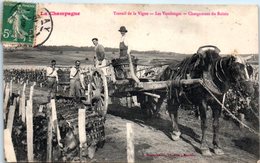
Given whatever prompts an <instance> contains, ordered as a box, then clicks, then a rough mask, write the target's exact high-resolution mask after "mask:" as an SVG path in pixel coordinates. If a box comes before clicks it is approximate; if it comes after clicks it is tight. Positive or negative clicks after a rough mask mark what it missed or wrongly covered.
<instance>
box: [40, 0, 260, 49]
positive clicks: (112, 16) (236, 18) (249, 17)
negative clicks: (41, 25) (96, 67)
mask: <svg viewBox="0 0 260 163" xmlns="http://www.w3.org/2000/svg"><path fill="white" fill-rule="evenodd" d="M43 7H45V8H47V9H48V10H49V11H50V12H56V13H57V12H79V13H80V14H79V15H77V16H61V15H53V16H52V18H53V32H52V34H51V36H50V38H49V39H48V40H47V41H46V43H45V44H44V45H58V46H59V45H73V46H92V45H93V44H92V41H91V39H92V38H93V37H97V38H99V43H101V44H103V45H104V46H105V47H113V48H118V46H119V41H120V37H121V35H120V33H119V32H118V29H119V28H120V26H122V25H123V26H125V27H126V28H127V30H128V33H127V37H128V41H129V45H130V47H131V49H134V50H141V51H145V50H159V51H167V52H177V53H188V54H190V53H194V52H196V50H197V49H198V47H200V46H203V45H208V44H210V45H215V46H217V47H218V48H219V49H220V50H221V52H222V53H225V54H227V53H238V54H252V53H258V8H257V6H256V5H218V6H216V5H215V6H214V5H169V4H168V5H158V4H150V5H148V4H146V5H142V4H135V5H133V4H121V5H117V4H105V5H104V4H85V5H82V4H44V6H43ZM115 12H116V13H115ZM118 12H121V13H124V12H126V13H127V14H128V12H130V13H132V15H118V14H117V13H118ZM134 12H135V13H136V15H133V14H134ZM138 12H148V13H149V14H150V13H154V15H145V16H142V15H139V14H138ZM155 12H157V13H161V15H155V14H156V13H155ZM163 12H171V14H172V15H167V16H166V15H164V14H163ZM212 12H214V13H216V15H212ZM218 12H219V13H225V14H222V15H221V14H218ZM176 13H181V14H182V15H179V16H176ZM184 13H186V15H184ZM195 13H204V14H208V13H209V14H210V15H203V16H195V15H194V14H195Z"/></svg>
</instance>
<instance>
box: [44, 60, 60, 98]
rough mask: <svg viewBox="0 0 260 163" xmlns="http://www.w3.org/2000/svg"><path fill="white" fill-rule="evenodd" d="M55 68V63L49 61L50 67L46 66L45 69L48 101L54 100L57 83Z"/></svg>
mask: <svg viewBox="0 0 260 163" xmlns="http://www.w3.org/2000/svg"><path fill="white" fill-rule="evenodd" d="M57 70H58V69H57V68H56V61H55V60H52V61H51V66H48V67H47V69H46V76H47V85H48V88H49V91H48V92H49V93H48V99H52V98H55V96H56V90H57V83H58V81H59V80H58V73H57Z"/></svg>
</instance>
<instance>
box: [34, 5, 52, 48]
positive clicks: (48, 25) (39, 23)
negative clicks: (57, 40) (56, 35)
mask: <svg viewBox="0 0 260 163" xmlns="http://www.w3.org/2000/svg"><path fill="white" fill-rule="evenodd" d="M42 13H44V14H42ZM35 24H36V28H35V42H34V47H38V46H41V45H43V44H44V43H45V42H46V41H47V40H48V39H49V38H50V36H51V33H52V30H53V20H52V16H51V13H50V12H49V10H48V9H46V8H43V7H38V10H37V16H36V22H35Z"/></svg>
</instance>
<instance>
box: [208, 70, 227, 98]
mask: <svg viewBox="0 0 260 163" xmlns="http://www.w3.org/2000/svg"><path fill="white" fill-rule="evenodd" d="M203 82H204V84H205V85H206V86H207V88H209V89H210V91H211V92H213V93H214V94H217V95H222V94H223V93H222V91H221V90H220V89H219V87H218V86H217V85H216V84H215V83H214V82H213V79H212V75H211V74H210V73H209V72H208V71H204V72H203Z"/></svg>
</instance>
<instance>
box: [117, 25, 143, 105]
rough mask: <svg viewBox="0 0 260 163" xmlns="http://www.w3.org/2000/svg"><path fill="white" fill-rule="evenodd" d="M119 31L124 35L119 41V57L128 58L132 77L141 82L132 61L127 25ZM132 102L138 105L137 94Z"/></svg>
mask: <svg viewBox="0 0 260 163" xmlns="http://www.w3.org/2000/svg"><path fill="white" fill-rule="evenodd" d="M118 31H119V32H120V33H121V35H122V37H121V40H120V43H119V54H120V55H119V57H120V58H128V60H129V68H130V73H131V78H132V79H133V80H134V81H135V82H136V83H140V80H139V79H138V78H137V76H136V75H135V71H134V67H133V63H132V57H131V54H130V51H131V50H130V48H129V44H128V40H127V37H126V33H127V30H126V27H125V26H121V27H120V29H119V30H118ZM132 102H133V103H134V105H135V106H138V103H137V97H136V96H132Z"/></svg>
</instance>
